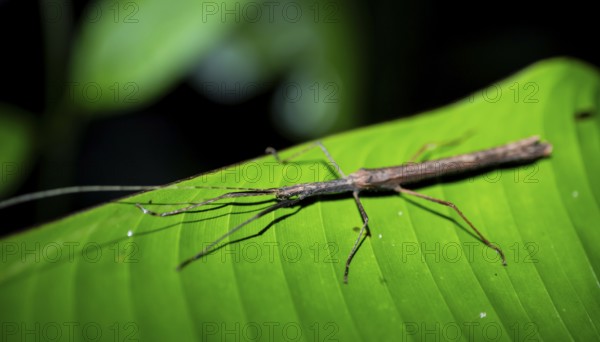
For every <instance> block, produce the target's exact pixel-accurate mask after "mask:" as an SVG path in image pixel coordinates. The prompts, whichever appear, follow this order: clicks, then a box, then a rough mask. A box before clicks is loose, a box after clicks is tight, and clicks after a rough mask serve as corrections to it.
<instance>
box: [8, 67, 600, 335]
mask: <svg viewBox="0 0 600 342" xmlns="http://www.w3.org/2000/svg"><path fill="white" fill-rule="evenodd" d="M599 84H600V78H599V75H598V73H597V71H596V70H594V69H592V68H591V67H589V66H588V65H585V64H583V63H581V62H578V61H574V60H570V59H552V60H547V61H543V62H540V63H537V64H535V65H533V66H531V67H530V68H528V69H526V70H524V71H522V72H520V73H519V74H517V75H515V76H513V77H510V78H508V79H506V80H504V81H502V82H500V83H498V84H495V85H493V86H490V87H489V88H487V89H485V90H482V91H481V92H477V93H475V94H473V95H472V96H471V97H468V98H466V99H463V100H461V101H458V102H456V103H454V104H451V105H449V106H446V107H444V108H440V109H437V110H433V111H431V112H428V113H423V114H422V115H418V116H415V117H412V118H409V119H405V120H398V121H394V122H388V123H384V124H380V125H375V126H371V127H366V128H362V129H358V130H354V131H351V132H348V133H345V134H340V135H336V136H332V137H329V138H327V139H324V140H323V143H324V144H325V145H326V146H327V147H328V149H329V152H330V153H331V155H332V156H333V157H334V158H335V159H336V161H337V162H338V164H339V165H340V167H341V168H342V169H343V170H345V171H346V173H349V172H352V171H354V170H356V169H358V168H361V167H383V166H390V165H397V164H400V163H402V162H404V161H407V160H409V159H410V157H411V156H412V155H413V154H414V153H415V151H417V150H418V149H419V148H420V147H421V146H423V144H425V143H429V142H440V141H446V140H449V139H455V138H457V137H460V136H462V135H463V134H464V133H466V132H467V131H472V132H474V135H473V136H472V137H471V138H469V139H467V140H466V141H464V142H462V143H461V144H459V145H457V146H452V147H446V148H440V149H438V150H434V151H432V152H431V153H429V154H428V155H427V157H428V158H441V157H446V156H451V155H455V154H459V153H465V152H471V151H474V150H479V149H483V148H489V147H493V146H496V145H501V144H504V143H507V142H509V141H514V140H518V139H521V138H524V137H528V136H532V135H540V136H541V137H542V138H543V139H545V140H548V141H549V142H551V143H552V144H553V146H554V152H553V154H552V156H551V158H547V159H544V160H540V161H539V162H536V163H535V164H532V165H527V166H523V167H520V168H508V169H502V170H500V171H490V172H489V173H486V174H483V175H480V176H477V177H474V178H471V179H469V178H467V179H462V180H458V181H455V182H451V183H440V184H433V185H430V186H427V187H423V188H420V189H418V191H419V192H422V193H424V194H427V195H430V196H433V197H437V198H441V199H445V200H448V201H452V202H453V203H455V204H456V205H457V206H458V207H459V208H460V209H461V210H462V211H463V212H464V213H465V215H466V216H467V217H468V218H469V219H470V220H471V221H472V222H473V223H474V224H475V225H476V226H477V227H478V228H479V229H480V230H481V231H482V232H483V233H484V234H485V235H486V236H487V237H488V238H489V239H490V240H492V241H493V242H495V243H496V244H498V245H499V246H500V247H502V248H503V250H504V252H505V253H506V255H507V261H508V266H507V267H503V266H502V265H501V263H500V261H499V260H498V256H497V255H496V254H495V253H494V252H493V251H492V250H490V249H489V248H486V247H485V246H484V245H483V244H482V243H481V242H480V241H479V240H478V239H477V238H475V237H474V236H473V234H471V232H470V231H469V230H468V227H467V226H466V224H464V223H463V222H462V221H461V219H460V217H458V216H457V215H456V214H455V213H454V212H453V211H452V210H451V209H449V208H447V207H443V206H440V205H437V204H435V203H430V202H426V201H422V200H419V199H414V198H405V197H402V196H398V195H394V194H379V195H364V196H363V197H362V201H363V204H364V206H365V209H366V212H367V213H368V215H369V218H370V221H369V225H370V229H371V232H372V236H371V237H370V238H368V239H366V240H365V241H364V243H363V244H362V245H361V247H360V249H359V251H358V254H357V255H356V257H355V258H354V260H353V261H352V268H351V272H350V282H349V284H348V285H344V284H343V282H342V279H343V270H344V263H345V258H346V256H347V254H348V253H349V251H350V249H351V247H352V245H353V243H354V241H355V239H356V236H357V233H356V232H355V231H354V230H353V229H352V228H353V227H357V226H360V224H361V219H360V215H359V213H358V211H357V208H356V205H355V203H354V201H353V200H352V198H351V196H333V197H323V198H320V199H317V200H314V201H309V202H307V203H305V204H304V205H302V206H298V207H294V208H289V209H281V210H278V211H276V212H274V213H271V214H268V215H265V216H264V217H262V218H260V219H259V220H257V221H255V222H253V223H251V224H249V225H248V226H246V227H244V228H243V229H242V230H241V231H239V232H237V233H236V234H235V235H234V236H232V237H231V240H235V239H242V238H247V239H245V240H243V241H240V242H235V243H231V244H227V245H225V246H224V247H223V248H221V249H218V250H217V251H215V252H214V253H212V254H210V255H208V256H207V257H205V258H202V259H200V260H199V261H196V262H195V263H192V264H191V265H189V266H188V267H187V268H185V269H184V270H183V271H182V272H176V271H175V267H176V266H177V265H178V264H179V263H180V262H181V261H183V260H185V259H186V258H188V257H190V256H192V255H194V254H195V253H196V252H198V251H200V250H201V249H202V248H203V247H205V246H206V245H207V244H208V243H210V242H211V241H213V240H215V239H216V238H217V237H219V236H220V235H222V234H224V233H225V232H226V231H227V230H228V229H230V228H231V227H233V226H235V225H236V224H239V223H241V222H243V221H244V220H246V219H248V218H249V217H251V216H252V215H253V214H255V213H257V212H258V210H260V209H261V208H265V207H266V206H268V205H269V204H271V203H272V202H264V200H267V199H268V198H267V199H261V198H242V199H236V200H227V201H223V203H221V204H217V203H215V204H212V205H209V206H207V207H206V208H204V209H202V210H194V211H193V212H187V213H185V214H182V215H176V216H171V217H162V218H161V217H154V216H149V215H142V214H141V213H140V212H139V210H138V209H137V208H135V206H134V205H133V203H136V202H140V203H148V201H150V200H151V201H152V203H153V204H148V206H149V207H151V208H152V209H156V210H168V209H171V208H175V207H179V206H183V205H184V204H183V203H184V202H186V203H187V202H197V201H200V200H201V199H205V198H210V197H214V196H216V195H218V194H220V193H222V191H218V190H208V189H198V190H173V189H162V190H157V191H152V192H148V193H144V194H140V195H137V196H134V197H130V198H126V199H123V200H121V201H118V202H115V203H109V204H106V205H103V206H100V207H98V208H95V209H92V210H89V211H85V212H82V213H79V214H76V215H72V216H69V217H67V218H64V219H62V220H59V221H56V222H52V223H49V224H46V225H44V226H42V227H38V228H35V229H32V230H30V231H27V232H25V233H22V234H18V235H14V236H11V237H7V238H5V239H3V240H2V245H1V246H2V258H3V259H2V263H1V264H0V305H1V306H2V311H1V312H2V313H1V314H0V321H1V322H2V324H3V327H2V333H3V334H4V335H5V336H6V338H5V339H6V340H7V341H10V340H22V339H23V338H24V336H26V334H30V335H31V334H38V335H37V336H41V337H42V339H44V337H45V338H46V339H51V338H52V337H53V336H56V335H51V334H53V333H54V332H58V333H61V334H62V335H61V336H62V337H63V339H65V337H66V336H67V334H68V333H70V334H72V335H70V336H73V337H74V339H78V340H79V339H85V338H89V339H94V338H95V337H97V336H98V334H101V339H106V340H117V339H118V340H125V339H128V338H140V339H143V340H157V341H158V340H172V339H175V340H192V339H195V340H215V341H221V340H226V339H230V340H260V341H270V340H305V341H326V340H334V339H335V340H340V341H355V340H370V341H371V340H373V341H379V340H394V341H398V340H423V339H432V338H435V339H436V340H482V339H489V340H519V341H520V340H527V339H545V340H561V341H562V340H584V341H589V340H598V338H599V335H600V334H599V325H600V289H599V287H600V284H599V282H598V277H597V274H598V272H599V271H600V252H598V248H597V246H598V244H600V230H598V229H597V227H598V224H597V223H598V222H599V221H600V207H599V205H598V203H599V202H598V201H599V199H600V197H599V195H600V189H599V187H598V180H597V179H596V178H595V177H596V175H598V174H600V163H599V162H598V160H597V159H598V158H597V156H598V155H600V154H599V152H600V151H599V149H600V144H599V143H598V142H599V141H600V139H599V138H600V135H599V131H600V129H599V128H600V118H599V117H598V113H597V102H598V86H599ZM583 112H587V113H591V115H581V113H583ZM577 117H579V118H580V119H577ZM300 149H301V147H298V148H295V149H292V150H289V151H283V152H282V155H283V156H284V157H285V156H289V155H291V154H293V153H294V152H295V151H299V150H300ZM322 160H324V158H323V156H322V155H321V154H320V151H319V150H318V149H315V150H313V151H311V152H309V153H307V154H305V155H302V156H300V157H298V158H297V159H296V161H297V162H294V163H289V164H285V165H280V164H276V163H274V162H273V159H272V158H271V157H260V158H257V159H255V160H251V161H247V162H244V163H241V164H238V165H234V166H231V167H228V168H225V169H222V170H218V171H215V172H214V173H210V174H207V175H201V176H199V177H196V178H193V179H190V180H186V181H183V182H181V183H179V185H180V186H190V185H194V186H208V185H228V186H238V187H278V186H283V185H287V184H293V183H296V182H307V181H317V180H326V179H331V178H332V175H331V173H330V171H329V168H328V167H327V165H326V164H325V163H323V162H320V161H322ZM165 203H166V204H169V205H166V206H163V205H160V204H165ZM176 203H180V204H179V205H177V204H176ZM264 228H268V229H267V230H266V231H265V232H264V234H262V235H259V236H252V235H253V234H255V233H257V232H258V231H260V230H261V229H264ZM128 235H131V236H128ZM31 331H34V332H31ZM44 334H46V335H44ZM3 337H4V336H3ZM99 339H100V338H99Z"/></svg>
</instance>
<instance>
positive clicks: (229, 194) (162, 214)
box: [135, 189, 277, 217]
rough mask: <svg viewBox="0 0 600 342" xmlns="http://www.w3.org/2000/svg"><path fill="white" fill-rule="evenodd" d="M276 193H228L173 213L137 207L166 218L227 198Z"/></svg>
mask: <svg viewBox="0 0 600 342" xmlns="http://www.w3.org/2000/svg"><path fill="white" fill-rule="evenodd" d="M275 193H277V189H262V190H250V191H240V192H228V193H226V194H223V195H221V196H217V197H214V198H211V199H207V200H206V201H202V202H199V203H194V204H192V205H190V206H187V207H183V208H179V209H175V210H171V211H165V212H162V213H159V212H156V211H152V210H149V209H146V208H145V207H144V206H142V205H141V204H140V203H136V204H135V206H136V207H138V208H139V209H140V210H141V211H142V212H143V213H144V214H148V215H152V216H162V217H164V216H172V215H177V214H181V213H183V212H186V211H189V210H192V209H195V208H198V207H201V206H203V205H206V204H209V203H213V202H216V201H219V200H222V199H225V198H235V197H249V196H264V195H270V194H275Z"/></svg>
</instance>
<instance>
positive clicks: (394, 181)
mask: <svg viewBox="0 0 600 342" xmlns="http://www.w3.org/2000/svg"><path fill="white" fill-rule="evenodd" d="M317 146H319V147H320V148H321V149H322V150H323V152H324V153H325V155H326V156H327V158H328V159H329V160H330V161H331V162H332V164H333V165H335V166H336V168H337V170H338V172H339V173H340V175H341V176H342V178H340V179H335V180H331V181H326V182H314V183H303V184H296V185H292V186H285V187H281V188H267V189H255V190H247V191H239V192H229V193H226V194H223V195H221V196H218V197H215V198H212V199H209V200H206V201H203V202H200V203H195V204H193V205H190V206H187V207H184V208H180V209H177V210H173V211H168V212H163V213H158V212H154V211H151V210H148V209H146V208H144V207H143V206H142V205H140V204H137V206H138V207H139V208H140V209H141V210H142V211H143V212H144V213H145V214H149V215H153V216H171V215H176V214H180V213H183V212H186V211H189V210H191V209H194V208H198V207H200V206H203V205H206V204H208V203H212V202H215V201H218V200H222V199H226V198H235V197H247V196H264V195H274V196H275V198H276V199H277V203H276V204H274V205H272V206H270V207H268V208H267V209H265V210H263V211H261V212H259V213H258V214H256V215H254V216H253V217H251V218H249V219H247V220H246V221H244V222H242V223H241V224H239V225H237V226H235V227H233V228H231V229H230V230H229V231H228V232H227V233H226V234H224V235H223V236H221V237H219V238H218V239H217V240H215V241H213V242H212V243H211V244H209V245H208V246H207V247H206V248H204V249H203V250H202V251H201V252H199V253H198V254H196V255H195V256H193V257H191V258H189V259H187V260H185V261H184V262H182V263H181V264H180V265H179V267H178V269H182V268H183V267H185V266H186V265H188V264H189V263H191V262H192V261H194V260H197V259H199V258H201V257H203V256H204V255H206V254H208V253H209V252H210V251H211V250H213V248H214V247H215V246H216V245H217V244H218V243H219V242H221V241H222V240H224V239H225V238H227V237H228V236H230V235H231V234H233V233H235V232H236V231H238V230H239V229H240V228H242V227H243V226H245V225H246V224H248V223H250V222H252V221H254V220H256V219H258V218H260V217H262V216H264V215H266V214H268V213H270V212H273V211H275V210H277V209H280V208H285V207H290V206H294V205H296V204H298V203H299V202H301V201H302V200H304V199H306V198H309V197H314V196H319V195H329V194H339V193H345V192H352V195H353V197H354V200H355V201H356V204H357V206H358V210H359V212H360V214H361V216H362V220H363V225H362V228H361V230H360V232H359V236H358V238H357V240H356V242H355V243H354V246H353V247H352V250H351V251H350V254H349V255H348V258H347V260H346V266H345V270H344V282H345V283H347V282H348V272H349V271H350V262H351V261H352V258H353V257H354V255H355V254H356V251H357V249H358V246H359V245H360V241H361V239H362V238H363V236H364V234H365V232H367V235H369V228H368V222H369V217H368V216H367V213H366V211H365V209H364V207H363V205H362V203H361V201H360V198H359V194H360V192H362V191H373V190H388V191H389V190H391V191H396V192H398V193H401V194H407V195H412V196H416V197H420V198H423V199H426V200H429V201H432V202H435V203H439V204H442V205H445V206H448V207H450V208H452V209H454V210H455V211H456V212H457V213H458V214H459V215H460V217H462V219H463V220H464V221H465V222H466V223H467V224H468V225H469V226H470V227H471V229H473V231H474V232H475V233H476V234H477V236H479V238H480V239H481V240H482V242H483V243H485V244H486V245H487V246H488V247H490V248H492V249H494V250H495V251H497V252H498V254H499V255H500V257H501V258H502V263H503V265H506V258H505V256H504V253H503V252H502V250H501V249H500V248H499V247H497V246H496V245H494V244H492V243H491V242H490V241H489V240H488V239H487V238H486V237H485V236H483V234H481V232H479V230H478V229H477V228H475V226H474V225H473V224H472V223H471V221H469V220H468V219H467V218H466V216H465V215H464V214H463V213H462V212H461V211H460V210H459V209H458V208H457V207H456V205H454V204H453V203H451V202H448V201H444V200H440V199H436V198H433V197H429V196H426V195H423V194H420V193H417V192H414V191H412V190H408V189H405V188H404V186H406V185H410V184H415V183H418V182H422V181H427V180H432V179H436V178H439V177H442V176H448V175H456V174H462V173H466V172H472V171H478V170H483V169H489V168H493V167H500V166H504V165H509V164H515V163H529V162H533V161H535V160H537V159H540V158H542V157H545V156H549V155H550V153H551V152H552V145H550V144H549V143H544V142H541V141H540V139H539V137H537V136H533V137H530V138H527V139H523V140H519V141H516V142H512V143H509V144H506V145H502V146H499V147H495V148H490V149H487V150H482V151H478V152H473V153H468V154H462V155H458V156H454V157H449V158H443V159H438V160H431V161H425V162H422V163H411V164H406V165H400V166H392V167H385V168H378V169H359V170H358V171H356V172H354V173H351V174H349V175H348V176H345V175H344V173H343V172H342V171H341V170H340V169H339V167H338V166H337V164H336V163H335V161H334V160H333V158H332V157H331V156H330V155H329V153H328V151H327V150H326V149H325V147H324V146H323V145H321V144H320V143H317ZM269 152H271V153H273V154H274V155H275V157H276V158H277V159H278V160H279V158H278V156H277V154H276V152H274V150H270V151H269ZM421 152H423V151H421Z"/></svg>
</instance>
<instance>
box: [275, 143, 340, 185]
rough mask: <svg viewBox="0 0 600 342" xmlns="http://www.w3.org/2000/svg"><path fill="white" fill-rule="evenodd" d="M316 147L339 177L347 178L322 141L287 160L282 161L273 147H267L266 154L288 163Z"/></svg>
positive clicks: (281, 161) (282, 161)
mask: <svg viewBox="0 0 600 342" xmlns="http://www.w3.org/2000/svg"><path fill="white" fill-rule="evenodd" d="M315 147H319V148H320V149H321V151H323V154H325V156H326V157H327V159H329V162H331V164H332V165H333V166H334V167H335V171H336V172H337V173H338V175H339V176H341V177H342V178H343V177H346V175H345V174H344V171H342V169H341V168H340V166H339V165H338V163H336V161H335V160H334V159H333V157H332V156H331V154H329V151H328V150H327V148H326V147H325V145H323V144H322V143H321V142H320V141H315V142H314V143H312V144H310V145H308V147H306V148H305V149H303V150H301V151H298V152H296V153H294V154H293V155H291V156H289V157H287V158H285V159H281V158H280V157H279V153H278V152H277V150H276V149H274V148H273V147H267V149H266V151H265V152H266V153H269V154H272V155H273V157H274V158H275V160H277V161H278V162H280V163H286V162H288V161H290V160H292V159H294V158H296V157H298V156H300V155H303V154H305V153H306V152H308V151H310V150H312V149H313V148H315Z"/></svg>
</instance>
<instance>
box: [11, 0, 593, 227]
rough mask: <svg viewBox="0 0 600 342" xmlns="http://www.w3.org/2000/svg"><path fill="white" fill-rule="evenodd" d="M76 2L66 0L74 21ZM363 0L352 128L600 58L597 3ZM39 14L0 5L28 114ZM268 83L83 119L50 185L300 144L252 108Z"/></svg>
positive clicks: (17, 97)
mask: <svg viewBox="0 0 600 342" xmlns="http://www.w3.org/2000/svg"><path fill="white" fill-rule="evenodd" d="M351 3H352V2H349V4H351ZM84 6H85V2H79V3H76V4H74V14H75V16H76V17H77V16H79V15H81V13H82V10H83V8H84ZM360 6H361V7H362V11H361V13H360V14H359V15H358V17H357V18H356V19H357V20H356V22H357V23H358V24H359V25H360V28H359V30H360V31H361V32H362V33H363V37H359V38H360V39H362V40H364V51H365V53H364V55H365V57H366V60H365V63H366V65H365V66H364V68H365V69H366V70H367V72H366V74H367V75H368V77H367V80H366V82H367V83H368V84H367V85H366V86H365V87H364V88H365V89H366V93H365V94H364V98H365V99H366V101H365V105H364V108H361V112H364V116H362V117H361V118H360V120H359V121H360V122H359V124H358V125H368V124H372V123H377V122H382V121H386V120H391V119H395V118H399V117H403V116H409V115H414V114H417V113H419V112H422V111H424V110H428V109H432V108H436V107H438V106H442V105H444V104H447V103H449V102H452V101H455V100H457V99H459V98H461V97H464V96H466V95H467V94H469V93H471V92H473V91H476V90H478V89H481V88H483V87H485V86H487V85H489V84H491V83H493V82H496V81H498V80H500V79H503V78H505V77H507V76H509V75H511V74H513V73H515V72H517V71H519V70H520V69H522V68H524V67H526V66H528V65H529V64H531V63H534V62H536V61H539V60H541V59H544V58H548V57H554V56H571V57H575V58H578V59H581V60H584V61H587V62H589V63H591V64H593V65H596V66H598V65H600V54H599V53H598V52H597V50H598V49H597V47H598V38H597V32H598V24H597V18H596V14H595V13H596V11H595V10H593V9H592V8H591V7H590V5H584V4H582V3H576V2H569V3H563V4H562V6H563V7H557V6H554V5H550V4H549V3H545V4H544V5H535V4H531V3H515V4H508V3H499V2H497V3H491V4H489V6H488V7H487V8H483V5H482V3H480V2H479V3H466V4H462V5H461V4H458V3H457V2H439V3H438V2H432V1H404V2H389V3H388V2H384V1H370V2H364V3H361V4H360ZM40 20H41V17H40V9H39V4H38V3H37V2H32V1H17V0H3V1H0V32H3V34H2V40H1V41H0V44H1V45H0V46H1V50H2V52H1V53H0V68H1V71H0V72H1V75H2V78H1V79H2V82H0V87H1V88H0V102H6V103H10V104H13V105H16V106H19V107H21V108H24V109H26V110H28V111H29V112H32V113H37V114H36V115H42V114H41V113H42V112H43V111H44V98H45V96H46V94H45V93H44V92H45V88H44V84H45V80H44V77H45V75H47V70H44V56H43V54H44V48H43V44H44V34H43V32H42V26H41V24H40ZM359 38H358V37H357V39H359ZM272 91H274V89H267V90H266V91H265V92H264V93H263V94H262V95H260V96H258V97H255V98H252V99H250V100H249V101H246V102H243V103H240V104H237V105H222V104H218V103H215V102H212V101H211V100H209V99H207V98H204V97H202V96H201V95H199V94H198V93H197V92H196V91H195V90H194V89H193V88H192V87H191V86H190V85H189V84H188V83H187V82H185V80H184V82H182V83H181V84H179V85H178V86H177V87H175V89H174V90H173V91H172V92H170V93H169V94H167V95H165V96H164V97H162V98H161V99H160V100H159V101H158V102H156V103H154V104H153V105H151V106H150V107H145V108H141V109H138V110H136V111H134V112H133V113H129V114H127V115H119V116H113V117H109V118H104V119H100V120H94V121H92V122H90V123H89V125H88V126H86V127H85V128H84V131H83V133H82V135H81V136H82V138H81V140H80V141H79V144H78V146H77V152H76V155H77V161H76V165H75V171H74V174H73V177H72V180H71V181H70V182H69V184H55V185H54V186H66V185H76V184H81V185H83V184H123V185H125V184H164V183H168V182H172V181H175V180H177V179H181V178H187V177H190V176H193V175H195V174H198V173H201V172H205V171H208V170H211V169H215V168H218V167H222V166H225V165H229V164H233V163H236V162H239V161H242V160H245V159H249V158H253V157H256V156H257V155H260V154H261V153H263V152H264V149H265V147H267V146H274V147H276V148H285V147H288V146H291V145H294V144H296V143H299V142H300V141H298V140H297V139H295V138H292V137H289V136H286V135H285V134H284V133H282V132H280V131H278V129H277V127H276V126H275V125H274V124H273V122H272V120H271V117H270V116H269V115H256V114H257V113H267V112H269V111H270V110H271V109H270V98H271V96H270V95H271V94H270V92H272ZM199 107H200V108H203V110H205V111H206V112H209V113H213V114H214V115H212V122H211V124H210V126H209V127H207V125H206V123H205V122H199V121H198V122H194V121H190V120H191V119H190V118H191V117H194V116H193V115H190V113H189V111H190V110H193V109H194V108H199ZM232 121H235V122H236V124H235V125H234V126H231V122H232ZM159 136H160V137H161V138H160V139H157V138H156V137H159ZM207 147H208V148H207ZM39 187H40V164H35V165H34V167H33V169H32V172H31V173H30V175H29V176H28V177H27V179H26V181H25V182H24V183H23V184H22V185H20V186H19V188H18V191H17V193H25V192H31V191H36V190H39ZM13 195H14V194H13ZM111 196H112V197H111ZM117 196H119V195H117ZM114 197H115V195H114V194H113V195H98V194H94V195H82V196H78V197H70V199H68V200H66V201H67V202H63V203H62V204H61V205H57V204H56V203H57V202H60V201H63V200H56V199H48V200H44V201H39V203H35V204H28V205H21V206H18V207H12V208H9V209H5V210H3V211H2V212H1V213H0V215H1V217H2V231H1V232H0V234H1V235H5V234H8V233H10V232H11V231H14V230H18V229H22V228H24V227H28V226H31V225H33V224H36V223H38V222H42V221H45V220H48V219H50V218H53V217H57V216H61V215H64V214H66V213H68V212H72V211H74V210H78V209H81V208H84V207H86V206H89V205H91V204H93V203H99V202H102V201H106V200H108V199H109V198H114Z"/></svg>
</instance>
